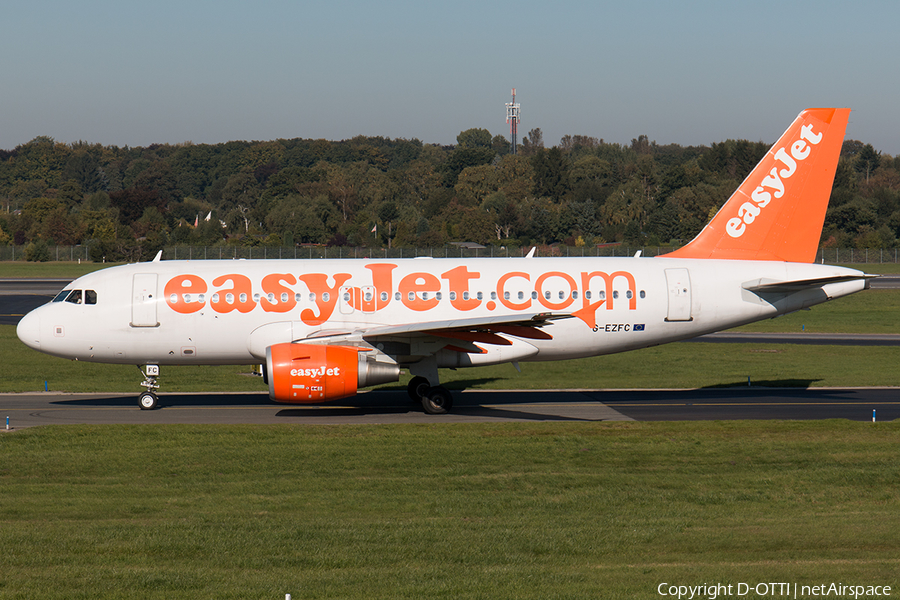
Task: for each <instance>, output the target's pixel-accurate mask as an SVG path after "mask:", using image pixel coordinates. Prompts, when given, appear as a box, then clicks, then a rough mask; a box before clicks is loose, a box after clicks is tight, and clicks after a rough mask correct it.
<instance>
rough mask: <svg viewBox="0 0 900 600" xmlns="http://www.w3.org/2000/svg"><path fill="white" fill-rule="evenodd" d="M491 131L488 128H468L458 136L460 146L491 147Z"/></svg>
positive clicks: (457, 141)
mask: <svg viewBox="0 0 900 600" xmlns="http://www.w3.org/2000/svg"><path fill="white" fill-rule="evenodd" d="M492 141H493V140H492V138H491V132H490V131H488V130H487V129H478V128H473V129H466V130H465V131H461V132H460V133H459V135H458V136H456V143H457V145H458V147H459V148H491V144H492Z"/></svg>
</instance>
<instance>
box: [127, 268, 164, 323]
mask: <svg viewBox="0 0 900 600" xmlns="http://www.w3.org/2000/svg"><path fill="white" fill-rule="evenodd" d="M156 280H157V275H156V273H135V275H134V279H133V280H132V287H131V326H132V327H159V321H158V320H157V319H156V296H157V294H156Z"/></svg>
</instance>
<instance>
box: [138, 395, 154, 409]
mask: <svg viewBox="0 0 900 600" xmlns="http://www.w3.org/2000/svg"><path fill="white" fill-rule="evenodd" d="M138 406H140V407H141V410H155V409H156V408H158V407H159V398H157V397H156V394H154V393H153V392H144V393H143V394H141V395H140V396H138Z"/></svg>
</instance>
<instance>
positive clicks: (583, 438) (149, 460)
mask: <svg viewBox="0 0 900 600" xmlns="http://www.w3.org/2000/svg"><path fill="white" fill-rule="evenodd" d="M898 434H900V424H897V423H879V424H871V423H850V422H846V421H823V422H802V423H800V422H797V423H791V422H787V423H775V422H729V423H690V422H682V423H608V424H603V423H576V424H572V423H562V424H561V423H555V424H491V425H430V426H403V425H400V426H390V427H378V426H333V427H332V426H238V427H199V426H198V427H193V426H156V427H143V426H102V427H100V426H98V427H89V426H70V427H68V426H67V427H44V428H34V429H29V430H25V431H22V432H17V433H14V434H7V435H2V436H0V598H38V597H40V598H45V599H54V598H60V599H62V598H65V599H71V598H138V597H140V598H273V599H275V598H278V599H280V598H284V595H285V594H286V593H290V594H292V595H293V598H295V599H297V598H366V599H371V598H426V597H427V598H491V599H495V598H542V599H544V598H654V597H659V596H658V595H657V592H656V590H657V586H658V585H659V584H660V583H663V582H668V583H670V584H676V585H701V584H704V583H709V584H714V583H724V584H729V583H731V584H737V583H739V582H751V583H754V584H755V583H756V582H772V581H778V582H796V583H800V584H806V585H818V584H820V583H823V582H824V583H826V584H827V583H829V582H843V583H845V584H851V583H852V584H866V585H876V584H877V585H892V586H893V589H894V590H897V589H898V587H900V558H898V557H900V536H898V535H897V532H898V531H900V496H898V491H900V466H898V462H897V460H896V458H897V439H898ZM745 597H751V598H752V597H755V596H753V595H750V596H745Z"/></svg>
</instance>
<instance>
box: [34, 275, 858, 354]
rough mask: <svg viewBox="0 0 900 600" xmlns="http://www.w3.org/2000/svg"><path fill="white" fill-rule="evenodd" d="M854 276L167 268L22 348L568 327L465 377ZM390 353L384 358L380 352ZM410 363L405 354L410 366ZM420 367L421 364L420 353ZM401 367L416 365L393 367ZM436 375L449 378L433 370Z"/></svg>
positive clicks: (726, 323)
mask: <svg viewBox="0 0 900 600" xmlns="http://www.w3.org/2000/svg"><path fill="white" fill-rule="evenodd" d="M848 275H850V276H861V275H862V274H861V273H860V272H858V271H854V270H852V269H846V268H841V267H832V266H826V265H815V264H798V263H783V262H774V261H740V260H698V259H674V258H497V259H487V258H484V259H430V258H420V259H402V260H349V259H347V260H234V261H232V260H228V261H165V262H149V263H139V264H133V265H125V266H119V267H112V268H109V269H104V270H102V271H98V272H96V273H92V274H89V275H85V276H84V277H80V278H79V279H77V280H76V281H74V282H73V283H72V284H70V285H69V286H67V288H66V289H71V290H84V291H85V294H84V297H85V298H86V297H87V291H91V292H94V293H95V294H96V296H95V302H94V303H92V304H88V303H85V302H82V303H76V302H72V301H67V300H66V299H65V298H58V299H57V300H56V301H54V302H51V303H49V304H47V305H45V306H42V307H40V308H38V309H36V310H34V311H33V312H31V313H29V314H28V315H26V316H25V317H24V318H23V319H22V321H21V322H20V324H19V327H18V334H19V337H20V338H21V339H22V341H23V342H25V343H26V344H27V345H29V346H31V347H33V348H36V349H39V350H41V351H42V352H46V353H48V354H53V355H56V356H61V357H64V358H70V359H76V360H84V361H93V362H105V363H128V364H139V365H140V364H159V365H176V364H251V363H259V362H263V361H264V360H265V349H266V347H268V346H270V345H273V344H278V343H284V342H291V341H297V340H304V339H308V338H316V337H322V336H326V335H347V334H353V333H354V332H365V331H366V330H369V329H372V328H374V327H377V326H389V325H394V326H396V325H403V324H411V323H417V324H421V323H431V322H435V323H439V324H440V326H441V327H446V326H447V324H448V322H452V321H453V320H455V319H471V318H475V317H491V316H503V315H511V316H514V315H518V314H522V315H534V314H535V313H553V314H574V315H575V316H574V317H573V318H566V319H561V320H555V321H553V322H552V323H550V324H548V325H546V326H545V327H544V328H543V331H544V332H546V334H549V335H547V336H544V337H546V338H549V339H531V338H529V339H527V340H525V341H522V340H519V339H514V340H513V342H514V343H512V344H510V345H508V346H495V345H490V344H488V345H483V349H484V350H485V352H484V355H483V356H479V355H475V358H476V359H477V360H473V361H472V362H471V364H490V363H495V362H506V361H510V360H522V361H529V360H535V361H537V360H541V361H543V360H560V359H567V358H578V357H585V356H594V355H600V354H609V353H614V352H622V351H626V350H633V349H637V348H643V347H647V346H653V345H658V344H662V343H666V342H671V341H675V340H680V339H686V338H691V337H694V336H697V335H701V334H705V333H709V332H713V331H719V330H722V329H728V328H731V327H735V326H738V325H741V324H744V323H749V322H752V321H758V320H761V319H766V318H771V317H774V316H777V315H780V314H785V313H788V312H792V311H795V310H798V309H801V308H805V307H808V306H812V305H814V304H818V303H820V302H824V301H826V300H828V299H831V298H836V297H840V296H844V295H847V294H850V293H853V292H857V291H860V290H862V289H864V287H865V281H864V280H863V279H858V280H854V281H845V282H838V283H831V284H828V285H824V286H822V287H818V288H811V289H807V290H803V291H799V292H792V293H790V294H787V293H784V294H768V295H760V294H757V293H754V292H752V291H749V290H748V289H746V288H747V287H750V286H753V285H754V284H760V283H767V282H780V281H796V280H809V279H816V278H826V277H838V276H848ZM379 350H382V351H383V352H384V353H385V354H386V355H391V348H390V345H389V344H387V345H386V347H385V348H380V349H379ZM410 352H411V351H409V350H406V351H405V353H407V354H408V353H410ZM412 353H413V354H416V353H415V352H412ZM394 360H395V362H397V363H399V364H403V363H404V362H407V361H408V360H409V359H408V358H404V357H402V356H399V355H397V354H396V353H395V354H394ZM438 366H465V364H459V365H450V364H446V360H443V361H442V360H441V359H439V364H438Z"/></svg>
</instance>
